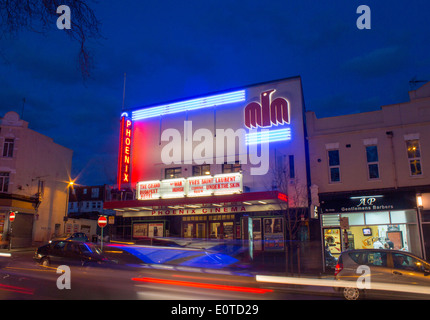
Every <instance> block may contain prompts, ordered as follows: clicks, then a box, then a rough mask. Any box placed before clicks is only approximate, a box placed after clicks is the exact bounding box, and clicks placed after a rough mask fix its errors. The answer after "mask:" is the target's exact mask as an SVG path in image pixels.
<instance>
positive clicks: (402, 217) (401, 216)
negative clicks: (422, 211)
mask: <svg viewBox="0 0 430 320" xmlns="http://www.w3.org/2000/svg"><path fill="white" fill-rule="evenodd" d="M390 215H391V223H392V224H397V223H417V212H416V211H415V210H402V211H391V212H390Z"/></svg>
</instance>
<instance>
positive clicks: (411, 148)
mask: <svg viewBox="0 0 430 320" xmlns="http://www.w3.org/2000/svg"><path fill="white" fill-rule="evenodd" d="M406 148H407V151H408V161H409V169H410V172H411V175H412V176H418V175H421V174H422V169H421V151H420V143H419V140H418V139H415V140H407V141H406Z"/></svg>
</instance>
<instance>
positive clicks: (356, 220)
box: [342, 212, 364, 226]
mask: <svg viewBox="0 0 430 320" xmlns="http://www.w3.org/2000/svg"><path fill="white" fill-rule="evenodd" d="M342 218H348V223H349V225H350V226H362V225H364V214H363V213H361V212H357V213H342Z"/></svg>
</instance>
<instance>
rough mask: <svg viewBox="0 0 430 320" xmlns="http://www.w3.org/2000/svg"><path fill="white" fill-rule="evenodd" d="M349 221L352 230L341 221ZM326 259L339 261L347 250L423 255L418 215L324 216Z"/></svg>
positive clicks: (401, 212) (397, 213)
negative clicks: (332, 258) (390, 250)
mask: <svg viewBox="0 0 430 320" xmlns="http://www.w3.org/2000/svg"><path fill="white" fill-rule="evenodd" d="M342 218H348V224H349V228H348V229H345V230H346V235H345V232H344V230H342V229H341V225H340V221H341V219H342ZM321 224H322V230H323V237H324V248H325V255H328V254H331V255H332V256H334V257H335V258H338V257H339V254H340V252H341V251H342V250H345V249H347V248H348V249H374V248H375V249H380V248H382V249H395V250H404V251H408V252H412V253H414V254H416V255H418V256H421V255H422V252H421V245H420V239H419V230H418V223H417V211H416V210H414V209H410V210H397V211H372V212H353V213H336V214H322V217H321Z"/></svg>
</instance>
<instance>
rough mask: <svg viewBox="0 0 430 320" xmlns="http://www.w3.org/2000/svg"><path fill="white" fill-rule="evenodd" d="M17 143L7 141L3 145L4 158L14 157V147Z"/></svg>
mask: <svg viewBox="0 0 430 320" xmlns="http://www.w3.org/2000/svg"><path fill="white" fill-rule="evenodd" d="M14 144H15V142H14V140H13V139H5V140H4V145H3V157H8V158H12V157H13V146H14Z"/></svg>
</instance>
